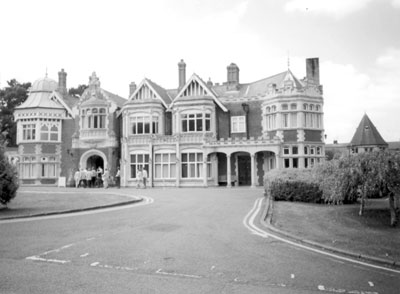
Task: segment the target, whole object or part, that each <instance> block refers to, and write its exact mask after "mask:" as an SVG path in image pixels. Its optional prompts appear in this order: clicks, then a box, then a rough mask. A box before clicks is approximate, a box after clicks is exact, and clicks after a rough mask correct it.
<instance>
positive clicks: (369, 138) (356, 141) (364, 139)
mask: <svg viewBox="0 0 400 294" xmlns="http://www.w3.org/2000/svg"><path fill="white" fill-rule="evenodd" d="M350 145H351V146H363V145H374V146H388V144H387V143H386V142H385V140H383V138H382V136H381V134H379V132H378V130H377V129H376V127H375V126H374V124H373V123H372V121H371V120H370V119H369V117H368V116H367V115H366V114H364V116H363V118H362V120H361V122H360V124H359V125H358V128H357V130H356V132H355V134H354V136H353V139H351V142H350Z"/></svg>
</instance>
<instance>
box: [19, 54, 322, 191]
mask: <svg viewBox="0 0 400 294" xmlns="http://www.w3.org/2000/svg"><path fill="white" fill-rule="evenodd" d="M14 117H15V121H16V123H17V144H18V162H17V165H18V172H19V180H20V184H21V185H41V184H47V185H59V186H60V185H64V184H66V185H67V186H72V185H74V183H73V181H74V179H73V175H74V173H75V171H76V170H78V169H92V168H96V169H97V168H98V167H102V168H103V169H105V168H107V169H108V170H110V174H111V176H115V174H116V172H117V168H118V167H119V168H120V171H121V186H122V187H135V186H136V172H137V170H138V168H139V167H143V168H144V169H146V170H147V172H148V182H149V186H152V187H159V186H170V187H189V186H190V187H193V186H197V187H207V186H227V187H232V186H243V185H248V186H251V187H255V186H260V185H263V179H264V175H265V173H266V172H268V171H269V170H271V169H275V168H278V169H284V168H309V167H312V166H313V165H314V164H315V163H316V162H319V161H321V160H324V158H325V144H324V124H323V97H322V86H321V85H320V81H319V60H318V58H310V59H306V77H305V78H303V79H298V78H296V77H295V76H294V74H293V73H292V72H291V71H290V69H287V70H286V71H284V72H282V73H278V74H276V75H273V76H270V77H267V78H264V79H261V80H258V81H255V82H252V83H240V81H239V67H238V66H237V65H236V64H234V63H232V64H230V65H229V66H228V67H227V80H226V82H224V83H222V84H217V83H215V84H214V83H212V82H211V81H210V80H209V81H207V82H205V81H204V80H203V79H202V78H201V77H199V76H198V75H197V74H195V73H194V74H192V75H191V76H190V77H189V78H188V79H187V78H186V64H185V62H184V61H183V60H181V61H180V62H179V63H178V87H177V88H175V89H165V88H163V87H162V86H160V85H158V84H157V83H155V82H153V81H151V80H150V79H144V80H142V81H141V82H140V83H139V84H138V85H136V84H135V83H133V82H132V83H131V84H130V85H129V97H128V99H125V98H123V97H120V96H118V95H115V94H112V93H110V92H108V91H106V90H104V89H103V88H102V87H101V86H100V80H99V78H98V77H97V76H96V74H95V73H93V74H92V75H91V76H90V78H89V84H88V88H87V89H86V90H85V91H84V92H83V94H82V95H81V96H80V97H79V98H77V97H75V96H71V95H69V94H68V91H67V73H66V72H65V71H64V70H61V71H60V72H59V73H58V82H57V81H55V80H52V79H50V78H48V77H47V76H46V77H45V78H42V79H39V80H37V81H35V82H34V83H33V84H32V87H31V88H30V89H29V96H28V98H27V100H26V101H25V102H24V103H23V104H22V105H20V106H18V107H17V108H16V109H15V112H14Z"/></svg>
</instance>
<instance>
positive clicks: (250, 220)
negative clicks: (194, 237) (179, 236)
mask: <svg viewBox="0 0 400 294" xmlns="http://www.w3.org/2000/svg"><path fill="white" fill-rule="evenodd" d="M263 199H264V197H261V198H258V199H257V200H256V201H255V202H254V205H253V207H252V209H251V210H250V211H249V213H248V214H247V215H246V216H245V217H244V219H243V224H244V226H245V227H246V228H247V229H249V230H250V231H251V232H252V233H253V234H255V235H258V236H260V237H262V238H268V237H272V238H274V239H276V240H279V241H282V242H284V243H287V244H290V245H293V246H295V247H299V248H303V249H305V250H309V251H312V252H315V253H319V254H322V255H326V256H330V257H333V258H336V259H340V260H345V261H348V262H351V263H355V264H359V265H363V266H366V267H371V268H375V269H381V270H385V271H390V272H393V273H397V274H400V270H395V269H391V268H387V267H384V266H379V265H374V264H371V263H367V262H363V261H358V260H354V259H351V258H348V257H344V256H340V255H337V254H334V253H330V252H326V251H323V250H320V249H316V248H313V247H309V246H307V245H303V244H299V243H297V242H293V241H290V240H287V239H285V238H282V237H279V236H277V235H274V234H272V233H270V232H266V231H264V230H262V229H260V228H258V227H257V226H256V225H255V224H254V219H255V217H256V216H257V215H258V214H259V212H260V210H261V206H262V201H263Z"/></svg>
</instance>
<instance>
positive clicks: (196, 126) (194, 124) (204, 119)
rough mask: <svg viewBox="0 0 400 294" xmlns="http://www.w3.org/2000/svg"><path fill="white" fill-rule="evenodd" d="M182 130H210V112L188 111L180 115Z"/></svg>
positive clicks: (185, 131)
mask: <svg viewBox="0 0 400 294" xmlns="http://www.w3.org/2000/svg"><path fill="white" fill-rule="evenodd" d="M181 122H182V132H184V133H187V132H203V131H206V132H209V131H210V130H211V114H209V113H190V114H182V115H181Z"/></svg>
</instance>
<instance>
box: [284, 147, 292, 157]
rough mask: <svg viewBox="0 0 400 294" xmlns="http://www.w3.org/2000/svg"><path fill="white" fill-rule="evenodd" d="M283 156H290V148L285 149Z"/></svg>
mask: <svg viewBox="0 0 400 294" xmlns="http://www.w3.org/2000/svg"><path fill="white" fill-rule="evenodd" d="M283 154H285V155H288V154H290V149H289V147H283Z"/></svg>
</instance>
